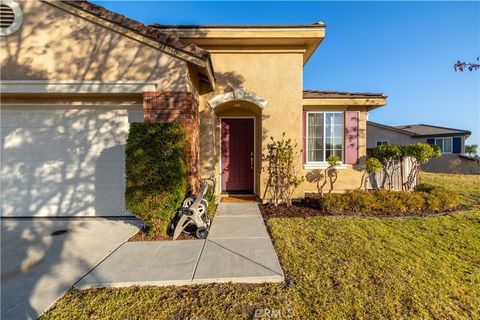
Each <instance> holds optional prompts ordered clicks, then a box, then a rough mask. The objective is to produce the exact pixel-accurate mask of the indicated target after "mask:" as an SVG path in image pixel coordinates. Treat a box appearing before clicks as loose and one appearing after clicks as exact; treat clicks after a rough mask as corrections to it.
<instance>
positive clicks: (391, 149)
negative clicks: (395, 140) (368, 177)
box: [373, 144, 402, 190]
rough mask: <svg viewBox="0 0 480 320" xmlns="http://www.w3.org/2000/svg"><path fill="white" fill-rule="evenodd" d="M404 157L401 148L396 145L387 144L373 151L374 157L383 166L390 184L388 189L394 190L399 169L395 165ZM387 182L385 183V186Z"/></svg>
mask: <svg viewBox="0 0 480 320" xmlns="http://www.w3.org/2000/svg"><path fill="white" fill-rule="evenodd" d="M401 155H402V151H401V149H400V147H399V146H397V145H395V144H385V145H381V146H378V147H376V148H375V149H373V156H374V157H375V158H377V159H378V160H380V162H381V163H382V165H383V171H384V173H385V180H386V181H387V183H388V188H389V189H390V190H391V189H393V176H394V174H395V171H396V170H397V169H398V168H397V166H396V165H395V161H396V160H397V159H398V158H399V157H400V156H401ZM384 185H385V181H384V182H383V186H384Z"/></svg>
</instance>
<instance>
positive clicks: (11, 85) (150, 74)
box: [0, 0, 386, 216]
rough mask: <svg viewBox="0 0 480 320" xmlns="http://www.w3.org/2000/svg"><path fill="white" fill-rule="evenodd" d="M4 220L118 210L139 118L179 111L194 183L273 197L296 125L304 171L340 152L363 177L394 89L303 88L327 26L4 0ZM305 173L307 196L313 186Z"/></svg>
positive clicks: (354, 181)
mask: <svg viewBox="0 0 480 320" xmlns="http://www.w3.org/2000/svg"><path fill="white" fill-rule="evenodd" d="M1 2H2V11H1V14H2V24H1V35H2V37H1V38H0V41H1V51H0V53H1V71H2V72H1V79H2V82H1V93H2V95H1V103H2V110H1V112H2V113H1V120H2V145H1V153H2V159H1V172H2V176H1V189H2V194H1V197H2V198H1V202H2V216H93V215H97V216H116V215H125V214H128V212H126V210H125V208H124V189H125V181H124V180H125V178H124V160H125V159H124V146H125V140H126V138H127V135H128V128H129V123H131V122H142V121H145V122H163V121H179V122H181V123H183V124H184V125H185V126H186V128H187V131H188V134H189V140H190V149H189V164H190V167H189V175H190V182H191V183H192V184H193V183H195V181H196V179H197V178H198V177H205V176H211V175H215V176H216V177H217V181H218V182H219V183H218V189H217V190H216V192H217V193H219V194H220V193H238V192H243V193H251V194H255V195H257V196H258V197H259V198H264V197H265V194H266V193H265V191H266V188H267V185H268V181H267V180H268V179H267V176H266V173H265V171H264V170H262V168H264V166H265V163H263V162H262V152H263V151H264V150H265V149H266V145H267V144H268V143H269V141H270V139H269V138H270V137H271V136H273V137H275V138H280V137H281V136H282V133H284V132H285V133H286V136H287V137H288V138H291V139H293V140H295V141H297V142H298V143H299V146H300V148H302V145H303V148H302V149H303V156H302V157H299V158H298V161H297V163H296V167H297V170H298V172H299V173H300V174H302V175H305V174H306V173H307V172H308V171H309V170H312V169H315V168H325V166H326V162H325V160H326V158H327V157H328V156H329V155H331V154H337V155H339V156H340V157H341V158H342V162H343V164H342V172H341V173H340V174H339V179H338V182H337V189H338V190H344V189H352V188H357V187H358V186H359V185H360V180H361V176H362V172H360V169H359V168H358V166H356V164H361V162H362V161H363V160H364V158H365V155H366V133H365V131H366V113H367V112H368V111H370V110H372V109H374V108H377V107H380V106H382V105H384V104H385V102H386V97H385V96H384V95H382V94H369V93H346V92H325V91H314V90H311V91H310V90H309V91H304V90H303V87H302V85H303V66H304V65H305V64H306V63H307V61H308V60H309V58H310V57H311V56H312V54H313V53H314V52H315V50H316V49H317V47H318V46H319V45H320V43H321V42H322V40H323V39H324V36H325V25H324V24H323V23H315V24H309V25H275V26H264V25H260V26H238V25H227V26H163V25H152V26H145V25H143V24H141V23H139V22H137V21H134V20H131V19H128V18H126V17H124V16H122V15H119V14H116V13H113V12H111V11H108V10H106V9H104V8H102V7H99V6H96V5H94V4H91V3H89V2H84V1H75V2H66V1H12V0H2V1H1ZM314 190H315V185H314V184H312V183H308V182H305V183H303V184H302V185H301V186H300V187H299V188H298V189H297V191H296V193H295V195H294V196H295V197H301V196H302V195H303V194H304V192H307V191H314Z"/></svg>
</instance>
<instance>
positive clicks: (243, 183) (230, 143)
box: [221, 119, 254, 193]
mask: <svg viewBox="0 0 480 320" xmlns="http://www.w3.org/2000/svg"><path fill="white" fill-rule="evenodd" d="M253 127H254V126H253V119H222V128H221V131H222V192H230V193H235V192H238V193H253V174H254V171H253V162H254V155H253V134H254V132H253Z"/></svg>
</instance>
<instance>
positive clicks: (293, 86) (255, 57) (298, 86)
mask: <svg viewBox="0 0 480 320" xmlns="http://www.w3.org/2000/svg"><path fill="white" fill-rule="evenodd" d="M236 50H237V49H232V51H231V52H227V53H225V51H222V53H215V51H212V61H213V65H214V68H215V76H216V79H217V89H216V92H215V93H212V94H208V95H204V96H202V97H201V99H200V101H201V104H200V136H201V138H200V139H201V142H200V143H201V147H200V150H201V151H200V155H201V163H200V174H201V175H203V176H208V175H212V174H216V176H217V178H218V177H219V172H220V169H219V155H220V132H219V126H220V116H253V117H255V118H256V130H257V132H256V136H255V139H256V142H257V147H256V149H257V150H256V151H257V153H256V159H255V167H256V179H255V180H256V187H255V192H256V194H257V195H263V193H264V189H265V181H264V180H265V179H264V175H261V171H262V170H261V167H262V162H261V153H262V150H264V149H265V147H266V144H267V143H268V140H269V139H270V137H271V136H273V137H280V136H281V134H282V133H283V132H286V133H287V135H288V136H289V137H290V138H292V139H294V140H296V141H297V142H298V143H299V144H300V143H301V138H302V137H301V134H302V131H301V124H302V119H301V116H302V112H301V110H302V90H303V79H302V77H303V55H302V53H298V52H296V53H287V52H285V50H283V52H281V53H280V52H279V53H271V52H269V53H261V52H249V53H240V52H238V51H236ZM232 87H236V88H238V87H243V88H245V90H246V91H248V92H252V93H255V94H257V95H259V96H261V97H263V98H265V99H266V100H267V101H268V103H267V105H266V107H265V108H264V109H263V110H261V108H259V107H257V106H254V105H251V104H249V103H247V102H243V103H241V106H240V107H234V106H233V105H232V104H231V105H225V106H221V107H220V109H219V111H217V115H215V111H213V110H212V109H211V108H210V106H208V104H207V101H208V100H209V99H211V98H212V97H213V96H215V95H217V94H221V93H224V92H225V91H228V90H229V88H232ZM212 127H213V128H216V130H215V132H212ZM212 150H213V152H212ZM298 165H299V169H300V168H301V159H299V164H298ZM213 169H214V170H213ZM218 185H219V186H218V188H219V189H218V191H219V190H220V183H218Z"/></svg>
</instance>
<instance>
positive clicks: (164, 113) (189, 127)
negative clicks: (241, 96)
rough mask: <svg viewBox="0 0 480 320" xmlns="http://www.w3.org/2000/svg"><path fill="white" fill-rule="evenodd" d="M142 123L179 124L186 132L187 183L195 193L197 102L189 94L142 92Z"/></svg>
mask: <svg viewBox="0 0 480 320" xmlns="http://www.w3.org/2000/svg"><path fill="white" fill-rule="evenodd" d="M143 119H144V122H180V123H182V124H183V125H184V126H185V129H186V131H187V139H188V143H189V147H188V159H187V161H188V163H187V173H188V183H189V185H190V189H191V191H193V192H196V191H197V190H196V185H197V181H198V158H199V156H198V153H199V139H198V129H199V120H198V100H197V99H196V98H195V96H194V95H193V94H192V93H191V92H178V91H176V92H156V91H155V92H151V91H149V92H143Z"/></svg>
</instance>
